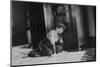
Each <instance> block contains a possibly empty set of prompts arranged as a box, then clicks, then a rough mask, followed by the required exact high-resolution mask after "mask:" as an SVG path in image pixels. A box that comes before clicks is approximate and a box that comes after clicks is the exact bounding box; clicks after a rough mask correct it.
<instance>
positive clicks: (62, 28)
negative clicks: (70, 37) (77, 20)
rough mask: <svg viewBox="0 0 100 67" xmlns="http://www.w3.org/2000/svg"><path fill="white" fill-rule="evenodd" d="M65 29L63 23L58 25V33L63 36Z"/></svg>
mask: <svg viewBox="0 0 100 67" xmlns="http://www.w3.org/2000/svg"><path fill="white" fill-rule="evenodd" d="M65 28H66V27H65V25H64V24H62V23H60V24H58V25H57V27H56V31H57V32H58V33H59V34H62V33H63V32H64V30H65Z"/></svg>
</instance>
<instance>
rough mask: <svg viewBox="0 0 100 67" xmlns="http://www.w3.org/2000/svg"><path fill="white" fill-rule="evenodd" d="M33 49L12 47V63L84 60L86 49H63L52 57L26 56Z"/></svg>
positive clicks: (28, 63) (25, 63)
mask: <svg viewBox="0 0 100 67" xmlns="http://www.w3.org/2000/svg"><path fill="white" fill-rule="evenodd" d="M31 50H32V49H25V48H21V47H13V48H12V65H30V64H46V63H60V62H77V61H82V60H81V59H82V57H83V56H84V54H85V52H86V51H77V52H67V51H63V52H62V53H59V54H57V55H55V56H52V57H48V56H46V57H34V58H31V57H25V58H23V57H24V56H25V55H27V54H28V53H29V52H30V51H31Z"/></svg>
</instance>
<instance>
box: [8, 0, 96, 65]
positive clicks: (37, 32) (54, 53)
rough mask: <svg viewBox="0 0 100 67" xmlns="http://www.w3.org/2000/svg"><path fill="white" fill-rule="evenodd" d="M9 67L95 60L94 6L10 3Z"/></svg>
mask: <svg viewBox="0 0 100 67" xmlns="http://www.w3.org/2000/svg"><path fill="white" fill-rule="evenodd" d="M10 12H11V25H10V26H11V66H25V65H41V64H59V63H75V62H92V61H96V6H95V5H79V4H67V3H66V4H65V3H64V4H63V3H46V2H28V1H27V2H26V1H17V0H15V1H14V0H11V11H10Z"/></svg>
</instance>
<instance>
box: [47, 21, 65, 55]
mask: <svg viewBox="0 0 100 67" xmlns="http://www.w3.org/2000/svg"><path fill="white" fill-rule="evenodd" d="M64 29H65V25H64V24H62V23H59V24H58V25H57V27H56V29H53V30H51V31H50V32H49V33H48V34H47V38H48V40H49V41H50V43H51V45H53V55H55V54H56V53H59V52H61V51H62V49H63V39H62V33H63V32H64Z"/></svg>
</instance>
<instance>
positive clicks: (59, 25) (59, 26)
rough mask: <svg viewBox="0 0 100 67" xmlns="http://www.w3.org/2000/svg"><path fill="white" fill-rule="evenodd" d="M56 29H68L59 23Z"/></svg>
mask: <svg viewBox="0 0 100 67" xmlns="http://www.w3.org/2000/svg"><path fill="white" fill-rule="evenodd" d="M56 27H58V28H61V27H62V28H63V29H66V26H65V24H63V23H58V24H57V25H56Z"/></svg>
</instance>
